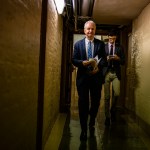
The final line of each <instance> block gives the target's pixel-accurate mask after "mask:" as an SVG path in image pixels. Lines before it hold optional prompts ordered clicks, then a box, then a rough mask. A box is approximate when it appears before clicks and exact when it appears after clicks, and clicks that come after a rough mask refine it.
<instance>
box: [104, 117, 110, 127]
mask: <svg viewBox="0 0 150 150" xmlns="http://www.w3.org/2000/svg"><path fill="white" fill-rule="evenodd" d="M109 125H110V118H108V117H106V119H105V126H109Z"/></svg>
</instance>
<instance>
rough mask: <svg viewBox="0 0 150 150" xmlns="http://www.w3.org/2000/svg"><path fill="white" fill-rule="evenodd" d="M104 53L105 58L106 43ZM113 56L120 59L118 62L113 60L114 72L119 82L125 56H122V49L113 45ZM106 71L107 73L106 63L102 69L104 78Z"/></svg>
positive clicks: (107, 50) (107, 53) (107, 52)
mask: <svg viewBox="0 0 150 150" xmlns="http://www.w3.org/2000/svg"><path fill="white" fill-rule="evenodd" d="M105 53H106V56H108V55H109V48H108V43H107V44H105ZM114 54H116V55H117V56H119V57H120V61H117V60H116V61H115V60H113V65H114V70H115V72H116V75H117V77H118V79H119V80H120V79H121V65H124V63H125V54H124V49H123V47H122V46H121V45H119V44H115V52H114ZM107 71H108V63H106V67H104V68H103V74H104V76H105V75H106V73H107Z"/></svg>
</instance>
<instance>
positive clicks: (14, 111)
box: [0, 0, 41, 150]
mask: <svg viewBox="0 0 150 150" xmlns="http://www.w3.org/2000/svg"><path fill="white" fill-rule="evenodd" d="M0 11H1V13H0V19H1V21H0V149H1V150H34V149H35V143H36V124H37V116H36V115H37V96H38V94H37V93H38V66H39V49H40V21H41V20H40V19H41V0H36V1H34V0H32V1H31V0H28V1H19V0H14V1H10V0H1V1H0Z"/></svg>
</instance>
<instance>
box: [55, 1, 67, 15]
mask: <svg viewBox="0 0 150 150" xmlns="http://www.w3.org/2000/svg"><path fill="white" fill-rule="evenodd" d="M55 4H56V7H57V11H58V13H59V14H62V13H63V11H64V7H65V1H64V0H55Z"/></svg>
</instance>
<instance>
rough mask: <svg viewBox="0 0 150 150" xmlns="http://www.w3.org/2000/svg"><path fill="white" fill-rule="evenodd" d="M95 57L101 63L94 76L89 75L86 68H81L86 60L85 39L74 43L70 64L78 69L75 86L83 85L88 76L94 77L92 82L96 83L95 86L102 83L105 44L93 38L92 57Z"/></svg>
mask: <svg viewBox="0 0 150 150" xmlns="http://www.w3.org/2000/svg"><path fill="white" fill-rule="evenodd" d="M96 56H98V59H100V58H101V61H100V62H99V64H98V67H99V71H98V72H97V73H96V74H94V75H89V74H88V69H87V67H85V66H83V64H82V62H83V61H84V60H87V55H86V47H85V38H84V39H82V40H80V41H78V42H76V43H75V45H74V52H73V58H72V63H73V65H74V66H76V67H78V71H77V86H79V85H81V84H84V83H85V82H86V81H87V80H88V78H89V77H90V76H93V77H94V78H93V80H95V83H97V84H100V83H102V81H103V79H104V78H103V76H102V75H103V74H102V69H103V66H104V60H105V59H106V57H105V44H104V42H103V41H101V40H99V39H96V38H94V54H93V57H96ZM93 82H94V81H93Z"/></svg>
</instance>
